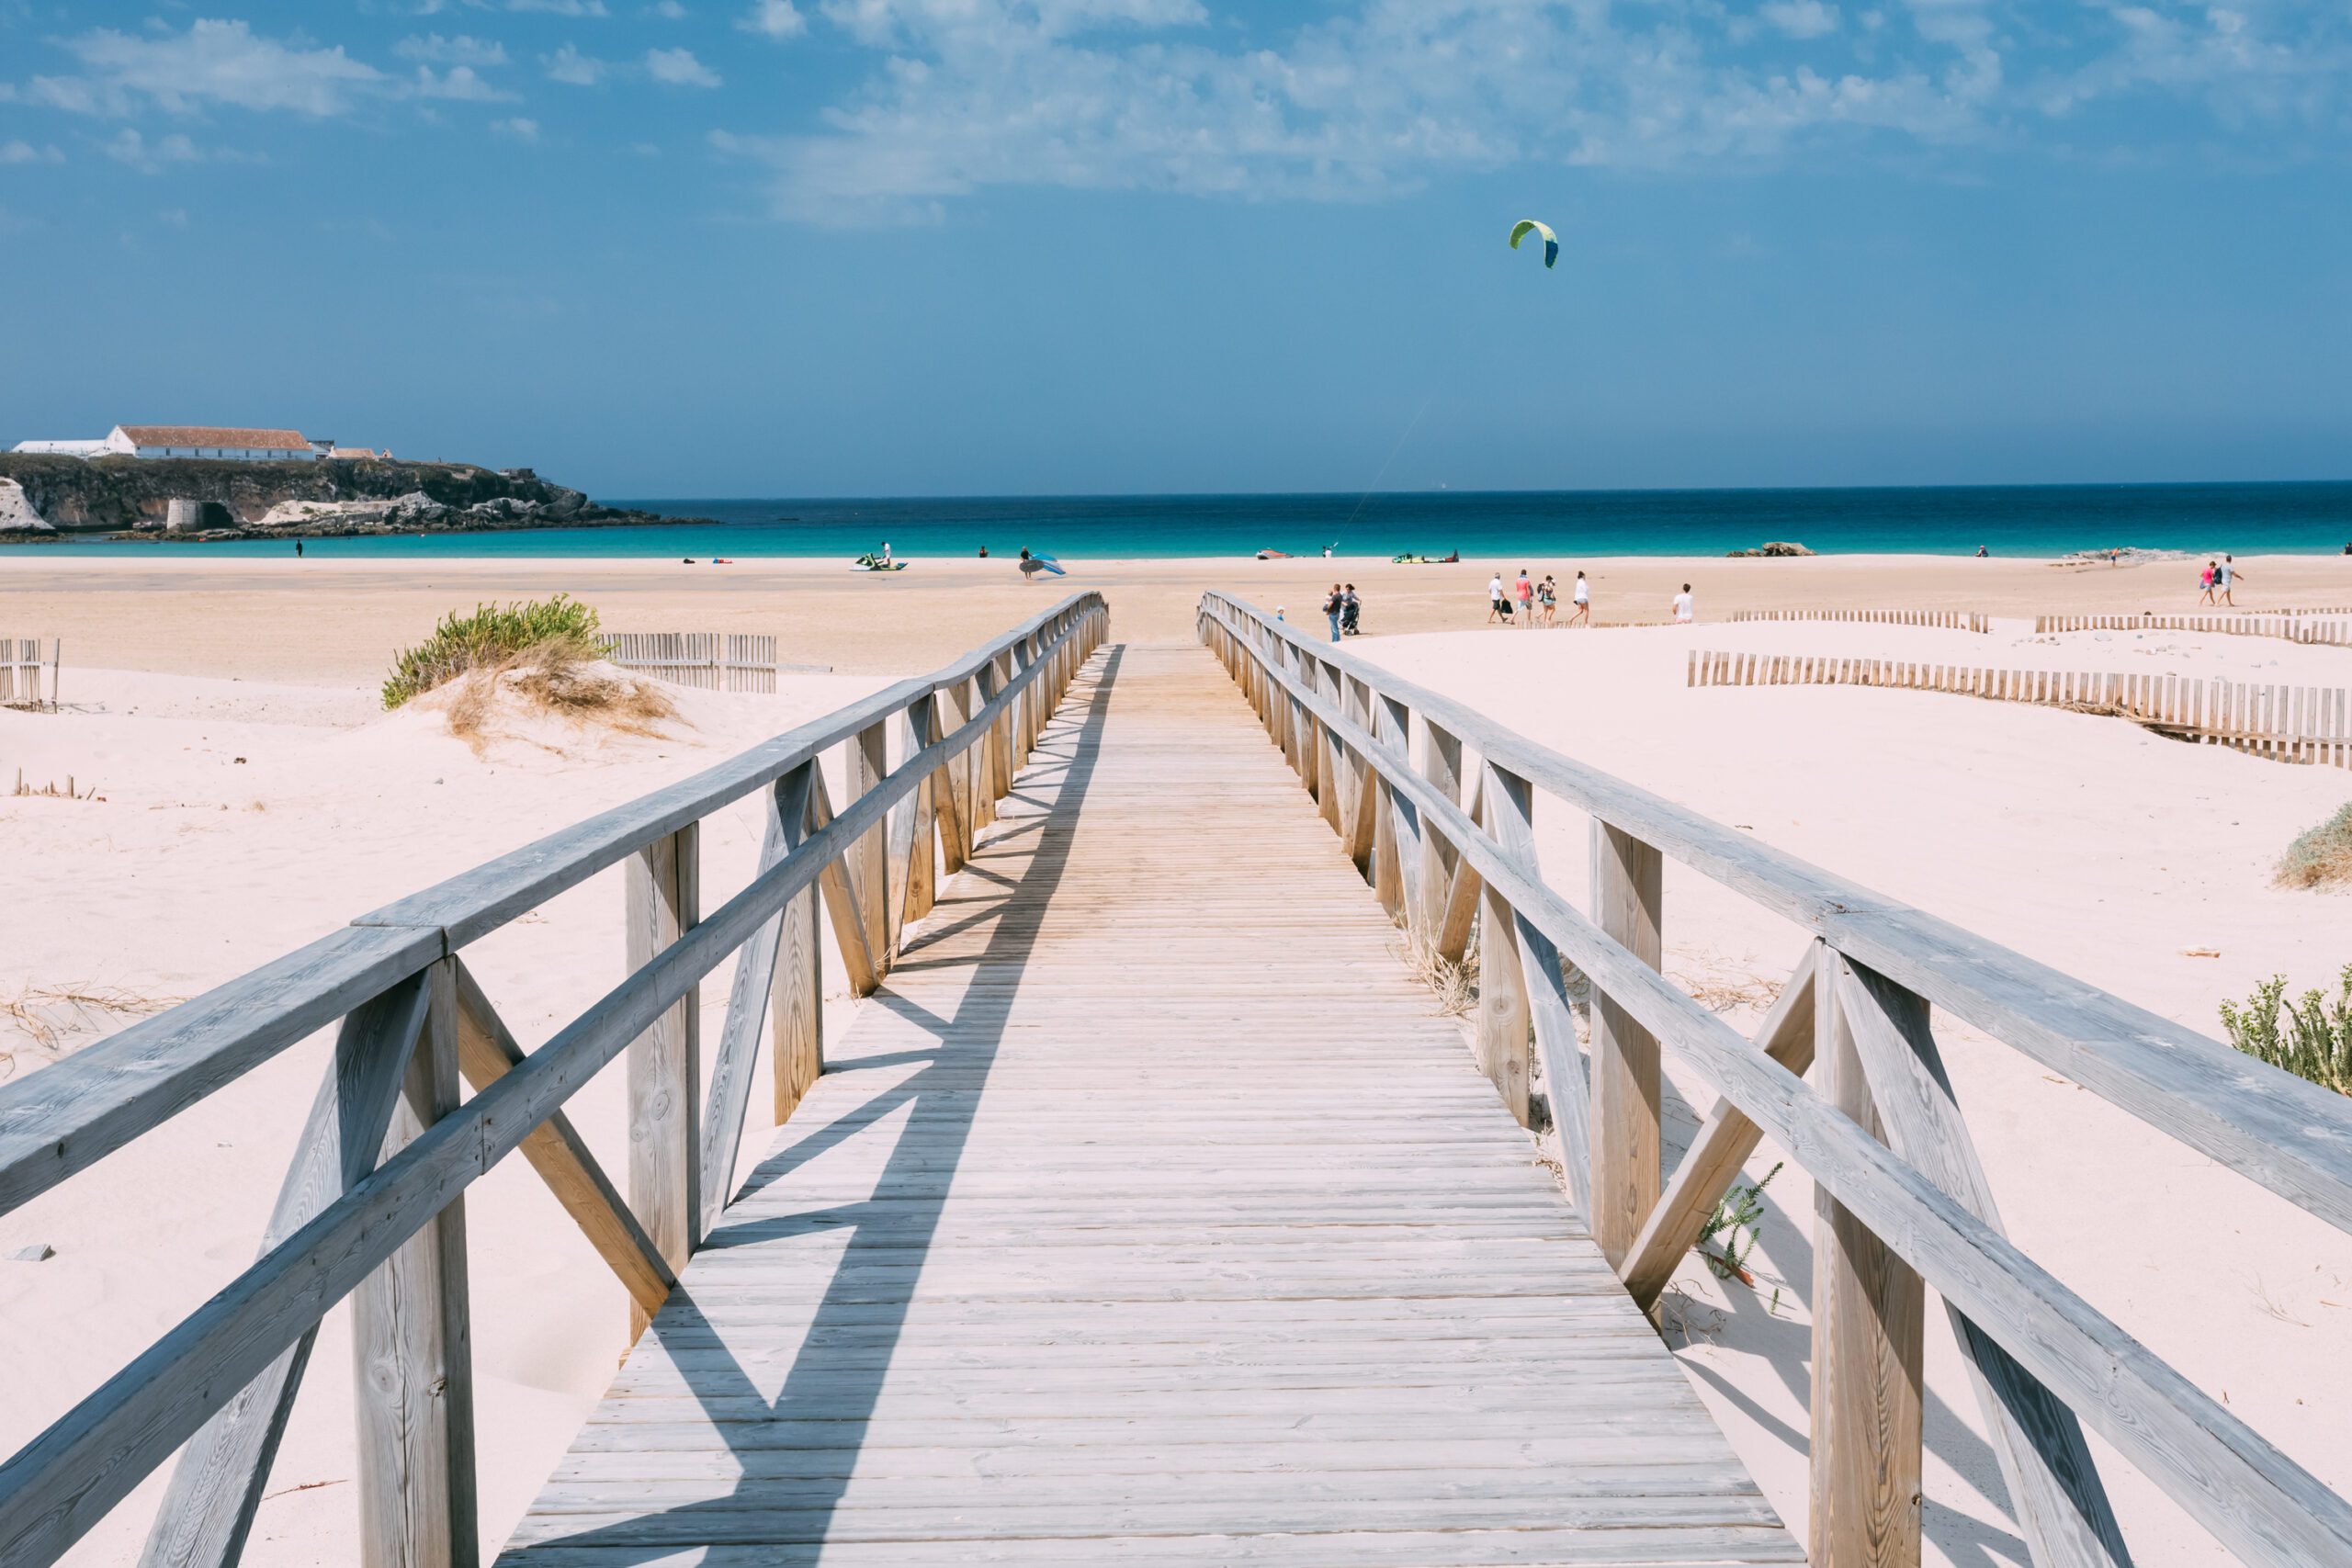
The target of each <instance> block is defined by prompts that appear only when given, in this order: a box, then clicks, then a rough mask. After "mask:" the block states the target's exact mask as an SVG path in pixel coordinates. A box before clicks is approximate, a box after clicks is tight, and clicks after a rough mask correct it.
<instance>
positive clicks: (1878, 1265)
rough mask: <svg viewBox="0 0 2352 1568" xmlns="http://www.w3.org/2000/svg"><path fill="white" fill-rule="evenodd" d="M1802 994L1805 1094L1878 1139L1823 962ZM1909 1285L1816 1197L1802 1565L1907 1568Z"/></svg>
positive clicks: (1915, 1417) (1910, 1537)
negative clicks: (1809, 1048)
mask: <svg viewBox="0 0 2352 1568" xmlns="http://www.w3.org/2000/svg"><path fill="white" fill-rule="evenodd" d="M1821 961H1822V963H1823V964H1824V968H1823V970H1822V971H1821V973H1820V974H1819V975H1818V976H1817V977H1816V979H1815V985H1814V1021H1815V1030H1816V1031H1817V1032H1816V1035H1815V1045H1814V1072H1815V1079H1816V1082H1815V1089H1816V1090H1817V1092H1819V1093H1820V1095H1821V1097H1822V1098H1823V1099H1825V1100H1828V1101H1829V1103H1830V1104H1831V1105H1833V1106H1835V1107H1836V1108H1837V1109H1838V1110H1839V1111H1843V1112H1844V1113H1845V1114H1846V1115H1847V1116H1849V1117H1850V1118H1851V1119H1852V1120H1853V1121H1855V1122H1858V1123H1859V1124H1860V1126H1861V1127H1862V1128H1863V1129H1864V1130H1865V1131H1867V1132H1869V1133H1870V1134H1871V1136H1873V1137H1877V1138H1881V1139H1883V1137H1884V1136H1885V1134H1884V1133H1883V1131H1882V1129H1881V1126H1880V1122H1879V1116H1878V1111H1877V1107H1876V1104H1875V1102H1874V1101H1873V1100H1872V1098H1871V1090H1870V1083H1869V1080H1868V1079H1867V1078H1866V1077H1864V1076H1863V1073H1862V1064H1861V1058H1860V1055H1858V1054H1857V1052H1856V1049H1855V1045H1854V1040H1853V1035H1852V1032H1851V1031H1850V1029H1849V1026H1848V1024H1847V1021H1846V1020H1845V1018H1844V1016H1843V1012H1844V1010H1843V1009H1842V1008H1840V1007H1839V1006H1838V1003H1837V986H1836V978H1835V971H1834V969H1832V968H1830V967H1829V965H1831V964H1834V963H1835V955H1834V954H1832V953H1829V952H1828V950H1827V949H1824V950H1823V951H1822V957H1821ZM1924 1310H1925V1303H1924V1299H1923V1292H1922V1290H1921V1287H1920V1283H1919V1276H1918V1275H1917V1274H1916V1273H1914V1272H1913V1271H1912V1269H1911V1267H1910V1265H1908V1264H1906V1263H1905V1262H1904V1261H1903V1259H1901V1258H1897V1257H1896V1256H1895V1255H1894V1252H1893V1251H1892V1250H1890V1249H1889V1248H1888V1247H1887V1246H1886V1244H1885V1243H1884V1242H1883V1241H1881V1240H1880V1239H1879V1238H1878V1237H1877V1236H1875V1235H1871V1232H1870V1231H1869V1229H1868V1228H1866V1227H1865V1226H1864V1225H1863V1224H1862V1223H1861V1222H1860V1220H1858V1219H1856V1218H1855V1217H1854V1216H1853V1215H1852V1214H1851V1213H1849V1212H1848V1211H1847V1210H1846V1208H1845V1206H1844V1205H1842V1204H1840V1203H1839V1202H1838V1201H1837V1200H1836V1199H1835V1198H1832V1197H1830V1196H1829V1194H1828V1191H1827V1190H1826V1189H1816V1190H1815V1200H1814V1227H1813V1438H1812V1460H1811V1484H1810V1487H1809V1492H1810V1498H1811V1506H1810V1510H1809V1517H1808V1519H1807V1532H1806V1533H1807V1556H1808V1558H1809V1560H1810V1561H1811V1562H1812V1563H1813V1564H1814V1568H1917V1563H1918V1562H1919V1517H1920V1485H1921V1475H1920V1387H1919V1380H1920V1355H1921V1320H1922V1314H1923V1313H1924Z"/></svg>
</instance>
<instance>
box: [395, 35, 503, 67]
mask: <svg viewBox="0 0 2352 1568" xmlns="http://www.w3.org/2000/svg"><path fill="white" fill-rule="evenodd" d="M392 52H393V53H394V54H397V55H399V56H400V57H401V59H403V60H424V61H429V62H432V63H433V64H435V65H503V64H505V63H506V46H505V45H503V44H502V43H500V42H498V41H497V40H496V39H478V38H468V37H467V36H466V35H465V34H463V33H459V34H458V36H457V37H456V38H443V37H442V36H441V35H440V34H439V33H428V34H426V35H425V36H424V37H423V38H404V39H401V41H400V42H398V43H396V44H394V45H393V46H392Z"/></svg>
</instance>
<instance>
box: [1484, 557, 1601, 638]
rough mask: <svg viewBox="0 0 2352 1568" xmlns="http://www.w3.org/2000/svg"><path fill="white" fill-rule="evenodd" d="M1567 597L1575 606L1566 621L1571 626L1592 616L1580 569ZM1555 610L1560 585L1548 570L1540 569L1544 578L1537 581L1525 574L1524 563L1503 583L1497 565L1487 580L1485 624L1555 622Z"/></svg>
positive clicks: (1587, 586)
mask: <svg viewBox="0 0 2352 1568" xmlns="http://www.w3.org/2000/svg"><path fill="white" fill-rule="evenodd" d="M1568 600H1569V603H1571V604H1574V605H1575V606H1576V611H1575V613H1574V614H1573V615H1569V616H1568V619H1567V624H1568V625H1569V626H1575V625H1576V624H1577V622H1579V621H1582V622H1585V623H1587V624H1589V623H1590V622H1591V620H1592V585H1591V584H1590V583H1589V582H1587V581H1585V577H1584V573H1583V572H1581V571H1579V572H1577V580H1576V581H1575V582H1574V583H1572V584H1571V585H1570V586H1569V589H1568ZM1559 613H1560V585H1559V583H1558V581H1556V580H1555V579H1554V578H1553V576H1552V574H1551V573H1549V572H1546V573H1544V580H1543V581H1541V582H1538V581H1535V580H1534V579H1533V578H1532V577H1530V576H1529V575H1528V574H1527V569H1526V568H1525V567H1521V568H1520V569H1519V581H1517V582H1515V583H1512V584H1510V585H1509V586H1506V585H1505V584H1504V582H1503V571H1502V568H1500V567H1497V568H1496V569H1495V575H1494V576H1493V577H1491V578H1489V579H1487V625H1488V626H1494V625H1496V624H1498V623H1499V624H1501V625H1503V626H1557V625H1559V624H1560V622H1559V619H1558V616H1559Z"/></svg>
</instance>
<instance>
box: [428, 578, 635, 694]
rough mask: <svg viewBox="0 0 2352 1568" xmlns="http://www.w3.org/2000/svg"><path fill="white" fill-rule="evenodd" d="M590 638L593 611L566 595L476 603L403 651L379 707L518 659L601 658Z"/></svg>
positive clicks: (544, 662)
mask: <svg viewBox="0 0 2352 1568" xmlns="http://www.w3.org/2000/svg"><path fill="white" fill-rule="evenodd" d="M604 650H605V649H604V641H603V639H602V638H600V637H598V636H597V635H596V612H595V611H594V610H593V609H591V608H589V607H588V606H587V605H585V604H582V603H580V601H578V600H577V599H574V598H571V596H570V595H568V594H563V593H559V594H557V595H556V596H555V597H554V598H552V599H533V600H530V601H528V602H525V603H517V604H477V605H475V606H474V608H473V612H472V613H471V614H470V615H459V614H458V612H456V611H454V610H452V611H451V612H450V613H449V614H447V615H444V616H442V617H441V624H440V625H439V626H435V627H434V628H433V635H432V636H431V637H427V638H425V639H424V641H423V642H421V643H418V644H417V645H416V646H415V647H414V648H410V649H402V650H401V655H400V657H399V658H398V659H397V660H393V662H392V673H391V676H390V679H388V680H387V681H385V682H384V705H385V706H386V707H387V708H396V707H399V706H400V705H401V704H402V703H405V702H407V701H408V700H409V699H410V698H412V697H417V696H422V695H423V694H425V693H426V692H429V691H432V690H433V689H434V688H435V687H436V686H442V685H446V684H447V683H448V682H451V681H454V680H456V679H458V677H459V676H460V675H464V674H466V673H468V672H469V671H474V670H481V669H488V668H496V667H503V666H509V665H512V664H514V663H515V661H516V660H519V659H520V658H522V657H523V656H524V655H526V654H527V655H530V656H531V658H532V660H534V662H535V663H537V664H538V665H539V666H541V667H543V668H553V667H555V666H556V665H558V664H561V663H579V662H584V661H585V660H591V659H598V658H601V657H603V655H604Z"/></svg>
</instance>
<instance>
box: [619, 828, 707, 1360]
mask: <svg viewBox="0 0 2352 1568" xmlns="http://www.w3.org/2000/svg"><path fill="white" fill-rule="evenodd" d="M700 844H701V833H700V825H699V824H697V823H688V824H687V825H686V826H685V827H684V828H681V829H678V830H677V831H676V832H674V833H672V834H670V835H669V836H667V837H665V838H661V839H656V840H653V841H652V842H651V843H650V844H648V845H646V846H645V847H644V848H643V849H641V850H639V851H638V852H636V853H635V854H633V855H631V856H630V857H629V858H628V967H629V970H630V972H631V973H634V972H636V971H637V970H639V969H642V968H643V967H644V966H645V965H646V964H649V963H650V962H652V960H653V957H654V955H655V954H656V953H660V952H661V951H662V949H663V948H665V947H668V946H669V945H670V944H671V943H672V942H676V941H677V940H678V939H679V938H680V937H682V936H684V934H685V933H686V932H687V931H690V930H692V929H693V928H694V925H695V922H696V921H697V920H698V919H701V918H702V910H701V886H700V884H701V853H700ZM701 1077H702V1007H701V994H700V987H694V988H692V989H689V990H688V991H687V992H686V994H685V996H684V998H680V1000H679V1001H678V1002H677V1003H676V1004H675V1005H673V1007H671V1008H670V1010H668V1011H666V1012H664V1013H663V1014H662V1016H661V1017H660V1018H658V1019H656V1020H655V1021H654V1022H653V1027H652V1028H650V1029H649V1030H647V1031H646V1032H644V1033H643V1034H640V1035H639V1036H638V1037H637V1038H636V1039H635V1040H633V1041H631V1042H630V1043H629V1046H628V1197H629V1205H630V1207H632V1208H634V1209H635V1210H636V1211H637V1217H638V1222H639V1224H642V1225H643V1226H644V1227H645V1234H646V1235H649V1236H650V1237H652V1238H653V1245H654V1246H655V1247H659V1248H661V1251H662V1258H664V1259H665V1260H666V1261H667V1262H668V1263H669V1265H670V1267H671V1268H673V1269H683V1268H684V1267H685V1263H686V1258H687V1257H688V1255H689V1254H691V1253H692V1252H693V1251H694V1248H695V1243H696V1242H697V1241H699V1240H700V1239H701V1236H702V1224H701V1185H702V1150H701V1119H700V1117H699V1115H698V1111H699V1110H700V1108H701V1105H702V1099H701V1093H700V1088H701ZM648 1321H650V1320H649V1319H648V1317H647V1315H646V1313H645V1309H644V1308H643V1307H641V1306H639V1305H637V1304H635V1303H631V1304H630V1307H629V1337H630V1338H631V1339H632V1340H634V1339H635V1338H636V1337H638V1336H639V1335H640V1334H642V1333H644V1332H645V1325H646V1324H647V1322H648Z"/></svg>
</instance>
